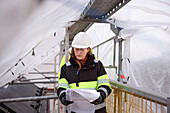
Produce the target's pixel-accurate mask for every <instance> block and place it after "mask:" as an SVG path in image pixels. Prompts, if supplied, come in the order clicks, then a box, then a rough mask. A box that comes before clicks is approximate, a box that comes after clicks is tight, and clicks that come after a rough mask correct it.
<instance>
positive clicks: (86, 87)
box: [69, 81, 97, 89]
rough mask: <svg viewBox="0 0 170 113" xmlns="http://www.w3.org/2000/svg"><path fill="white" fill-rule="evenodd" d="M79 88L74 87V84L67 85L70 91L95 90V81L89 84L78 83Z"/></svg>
mask: <svg viewBox="0 0 170 113" xmlns="http://www.w3.org/2000/svg"><path fill="white" fill-rule="evenodd" d="M78 84H79V87H77V86H76V83H72V84H69V87H70V88H71V89H96V87H97V81H90V82H79V83H78Z"/></svg>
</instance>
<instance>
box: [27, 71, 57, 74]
mask: <svg viewBox="0 0 170 113" xmlns="http://www.w3.org/2000/svg"><path fill="white" fill-rule="evenodd" d="M54 73H55V72H53V71H52V72H29V73H28V74H54Z"/></svg>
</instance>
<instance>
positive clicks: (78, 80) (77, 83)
mask: <svg viewBox="0 0 170 113" xmlns="http://www.w3.org/2000/svg"><path fill="white" fill-rule="evenodd" d="M79 72H80V71H79V70H77V82H76V86H77V87H79V84H78V82H79V80H78V78H79V76H78V75H79Z"/></svg>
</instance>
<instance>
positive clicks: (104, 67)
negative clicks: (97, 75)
mask: <svg viewBox="0 0 170 113" xmlns="http://www.w3.org/2000/svg"><path fill="white" fill-rule="evenodd" d="M104 68H117V67H116V66H104Z"/></svg>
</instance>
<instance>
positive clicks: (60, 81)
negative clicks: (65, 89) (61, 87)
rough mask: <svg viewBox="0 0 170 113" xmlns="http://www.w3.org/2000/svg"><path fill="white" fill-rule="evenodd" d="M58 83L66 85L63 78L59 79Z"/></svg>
mask: <svg viewBox="0 0 170 113" xmlns="http://www.w3.org/2000/svg"><path fill="white" fill-rule="evenodd" d="M58 83H59V84H60V83H67V84H68V81H67V80H66V79H65V78H61V79H59V81H58Z"/></svg>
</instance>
